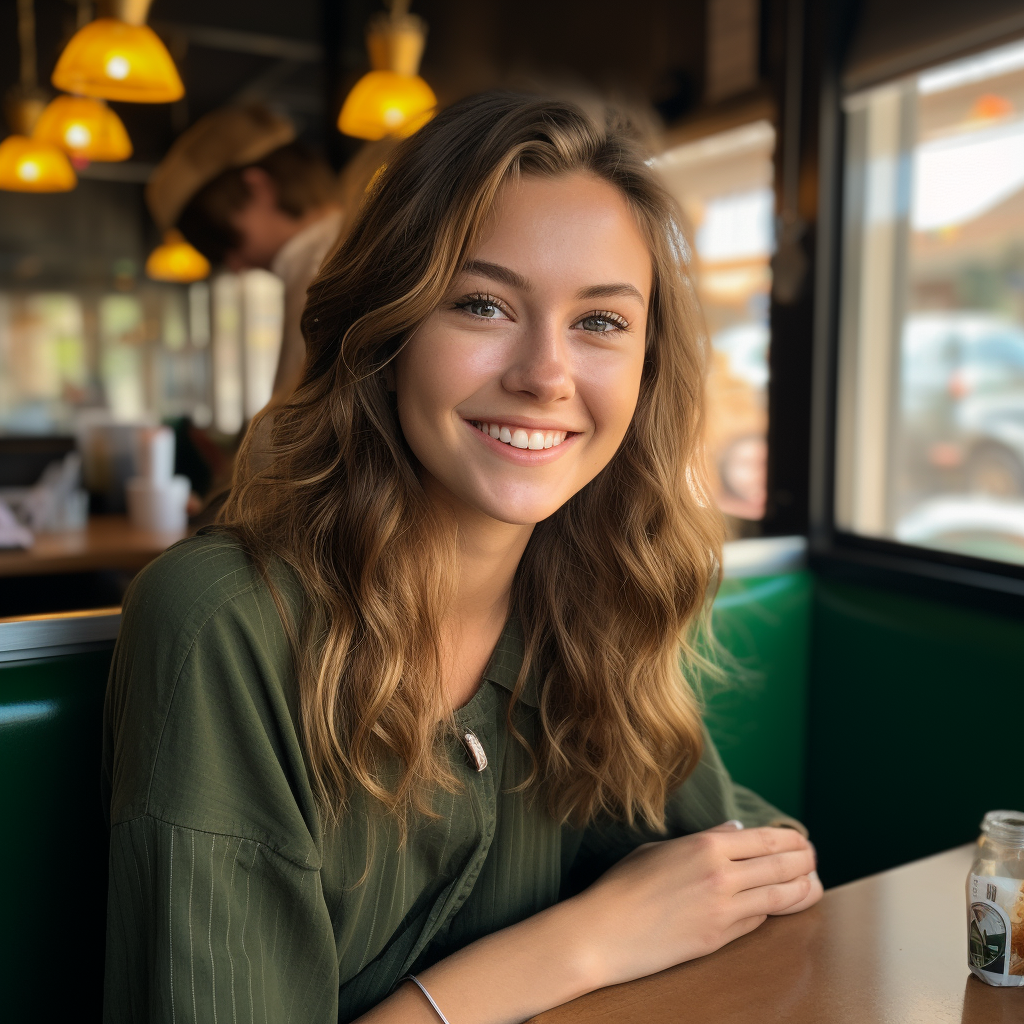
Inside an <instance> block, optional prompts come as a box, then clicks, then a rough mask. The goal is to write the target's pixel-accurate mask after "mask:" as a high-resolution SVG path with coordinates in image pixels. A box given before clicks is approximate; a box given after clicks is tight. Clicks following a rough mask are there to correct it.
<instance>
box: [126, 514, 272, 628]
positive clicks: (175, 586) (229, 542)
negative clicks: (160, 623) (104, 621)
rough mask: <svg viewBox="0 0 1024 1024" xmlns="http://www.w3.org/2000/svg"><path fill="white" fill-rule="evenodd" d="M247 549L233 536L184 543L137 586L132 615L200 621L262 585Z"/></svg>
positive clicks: (131, 594) (130, 597) (129, 603)
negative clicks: (197, 619) (226, 602)
mask: <svg viewBox="0 0 1024 1024" xmlns="http://www.w3.org/2000/svg"><path fill="white" fill-rule="evenodd" d="M257 583H258V579H257V574H256V571H255V568H254V566H253V565H252V563H251V562H250V560H249V558H248V556H247V555H246V553H245V551H243V549H242V546H241V544H240V543H239V542H238V541H237V540H236V539H235V538H234V537H232V536H231V535H230V534H226V533H209V534H202V535H198V536H195V537H189V538H188V539H187V540H183V541H179V542H178V543H177V544H175V545H174V546H173V547H170V548H168V549H167V550H166V551H165V552H164V553H163V554H162V555H160V556H159V557H158V558H156V559H155V560H154V561H152V562H150V563H149V565H147V566H146V567H145V568H144V569H143V570H142V571H141V572H140V573H139V574H138V575H137V576H136V577H135V579H134V580H132V583H131V586H130V587H129V588H128V593H127V594H126V595H125V612H126V613H132V612H135V613H138V612H143V613H148V614H156V615H157V616H159V617H160V618H163V617H164V616H166V615H172V616H173V617H174V619H175V620H177V621H178V622H180V620H181V619H183V618H185V619H187V618H190V617H195V616H199V617H202V616H203V615H204V613H207V612H209V611H212V610H213V609H215V608H217V607H218V606H220V605H222V604H223V603H224V602H225V601H230V600H231V599H232V598H233V597H236V596H237V595H239V594H241V593H245V592H247V591H251V590H252V589H253V587H254V586H255V585H257Z"/></svg>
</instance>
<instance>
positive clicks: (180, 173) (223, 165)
mask: <svg viewBox="0 0 1024 1024" xmlns="http://www.w3.org/2000/svg"><path fill="white" fill-rule="evenodd" d="M294 139H295V126H294V125H293V124H292V123H291V121H289V120H287V119H286V118H283V117H280V116H279V115H277V114H274V113H273V112H271V111H270V110H268V109H267V108H266V107H265V106H263V105H262V104H250V105H247V106H237V107H224V108H222V109H220V110H214V111H213V112H212V113H209V114H207V115H206V116H205V117H201V118H200V119H199V120H198V121H196V123H195V124H194V125H192V126H191V127H190V128H189V129H187V130H186V131H184V132H182V134H181V135H179V136H178V138H177V139H175V140H174V143H173V145H172V146H171V148H170V149H169V150H168V152H167V155H166V156H165V157H164V158H163V160H161V161H160V163H159V164H158V165H157V167H156V169H155V170H154V171H153V173H152V174H151V175H150V176H149V182H148V183H147V185H146V204H147V205H148V206H149V212H150V213H151V214H152V215H153V220H155V221H156V223H157V226H158V227H159V228H160V229H161V230H164V231H166V230H167V229H168V228H171V227H174V224H175V222H176V221H177V220H178V217H180V216H181V211H182V210H184V209H185V207H186V206H187V205H188V203H189V201H190V200H191V199H192V197H193V196H194V195H195V194H196V193H197V192H198V191H199V190H200V189H201V188H202V187H203V186H204V185H206V184H207V183H209V182H211V181H213V179H214V178H216V177H217V175H218V174H220V173H221V172H222V171H226V170H228V168H230V167H247V166H248V165H249V164H254V163H256V162H257V161H259V160H262V159H263V157H265V156H266V155H267V154H268V153H272V152H273V151H274V150H275V149H278V148H279V147H281V146H284V145H287V144H288V143H289V142H293V141H294Z"/></svg>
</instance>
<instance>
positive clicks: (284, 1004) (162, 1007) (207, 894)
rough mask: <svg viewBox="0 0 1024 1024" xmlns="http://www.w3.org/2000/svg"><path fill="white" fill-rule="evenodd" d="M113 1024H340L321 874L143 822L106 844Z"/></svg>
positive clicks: (108, 1022)
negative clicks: (246, 1023)
mask: <svg viewBox="0 0 1024 1024" xmlns="http://www.w3.org/2000/svg"><path fill="white" fill-rule="evenodd" d="M103 1019H104V1022H105V1024H127V1022H133V1024H134V1022H138V1024H143V1022H145V1024H157V1022H165V1021H166V1022H168V1024H172V1022H178V1021H180V1022H186V1021H187V1022H190V1024H193V1022H194V1024H207V1022H210V1024H215V1022H217V1021H251V1022H253V1024H257V1022H259V1024H284V1022H285V1021H301V1022H303V1024H328V1022H330V1024H335V1022H336V1021H337V1019H338V968H337V960H336V957H335V944H334V936H333V931H332V925H331V920H330V917H329V915H328V912H327V907H326V905H325V903H324V898H323V894H322V892H321V891H320V881H319V873H318V872H317V871H313V870H304V869H302V868H300V867H297V866H296V865H294V864H293V863H291V862H290V861H288V860H286V859H284V858H283V857H281V856H280V855H279V854H276V853H274V852H273V851H272V850H270V849H268V848H267V847H266V846H264V845H263V844H261V843H258V842H254V841H252V840H250V839H242V838H238V837H236V836H229V835H217V834H214V833H210V832H202V831H198V830H195V829H189V828H183V827H181V826H178V825H171V824H168V823H167V822H163V821H160V820H158V819H156V818H153V817H149V816H144V817H140V818H135V819H132V820H130V821H125V822H122V823H120V824H118V825H115V826H114V828H113V829H112V831H111V843H110V890H109V895H108V919H107V959H106V978H105V1000H104V1017H103Z"/></svg>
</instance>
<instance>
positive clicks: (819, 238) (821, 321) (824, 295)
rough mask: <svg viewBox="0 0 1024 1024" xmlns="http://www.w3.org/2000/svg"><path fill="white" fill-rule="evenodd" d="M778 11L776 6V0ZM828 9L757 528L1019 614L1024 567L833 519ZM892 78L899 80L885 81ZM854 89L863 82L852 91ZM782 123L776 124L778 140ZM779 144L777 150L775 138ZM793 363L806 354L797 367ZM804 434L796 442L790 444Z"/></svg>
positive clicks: (813, 30) (845, 17)
mask: <svg viewBox="0 0 1024 1024" xmlns="http://www.w3.org/2000/svg"><path fill="white" fill-rule="evenodd" d="M779 6H780V8H785V3H781V4H780V5H779ZM826 6H830V5H821V4H817V3H813V2H812V3H809V4H808V5H807V7H806V8H805V31H804V41H805V43H804V46H803V48H802V53H801V54H800V61H801V64H802V74H803V82H804V90H803V92H804V99H803V103H802V114H801V126H800V128H801V132H802V135H803V136H804V138H803V139H802V140H801V145H800V165H801V166H800V170H801V181H802V182H810V183H811V185H810V187H812V188H816V189H817V206H816V210H815V213H814V215H813V222H811V223H809V224H808V225H807V230H806V232H805V236H804V240H803V247H804V251H805V253H806V254H807V256H808V260H809V262H810V266H811V272H810V275H809V276H810V278H811V280H810V281H809V282H808V286H807V287H806V289H805V294H804V295H803V296H801V297H800V298H799V299H798V300H797V301H796V302H795V303H790V304H789V305H786V306H783V305H782V304H780V303H778V302H777V301H776V300H775V298H774V297H773V301H772V311H771V324H772V346H771V352H772V356H773V358H772V360H771V366H770V369H771V376H770V379H769V484H768V486H769V508H768V514H767V515H766V518H765V522H764V530H765V533H767V534H781V533H785V532H806V533H807V535H808V540H809V553H810V564H811V567H812V568H814V569H816V570H818V571H819V572H821V573H823V574H825V575H827V576H829V577H830V578H834V579H839V580H842V581H848V582H851V583H864V584H871V585H874V586H885V587H891V588H897V589H900V590H902V591H905V592H910V593H914V594H917V595H922V596H927V597H934V598H940V599H944V600H949V601H954V602H957V603H967V604H969V605H971V606H973V607H979V606H980V607H985V608H987V609H989V610H991V611H995V612H999V613H1008V614H1016V615H1019V614H1022V613H1024V565H1014V564H1012V563H1007V562H998V561H994V560H990V559H984V558H977V557H973V556H968V555H959V554H954V553H952V552H945V551H940V550H934V549H929V548H922V547H917V546H914V545H910V544H904V543H901V542H899V541H893V540H885V539H881V538H875V537H867V536H861V535H859V534H855V533H850V532H847V531H844V530H842V529H839V528H838V527H837V525H836V521H835V483H836V468H837V467H836V413H837V394H838V383H839V381H838V368H839V367H838V362H839V360H838V354H839V333H840V332H839V314H840V279H841V278H840V275H841V265H842V245H843V217H842V203H843V184H844V180H843V179H844V170H845V166H844V157H845V152H844V148H845V136H846V114H845V112H844V110H843V101H844V99H845V96H846V95H847V92H846V91H845V90H844V86H843V83H842V67H843V58H844V52H845V49H846V47H847V45H848V43H849V40H850V38H851V35H852V30H853V27H854V24H855V20H856V15H857V10H856V4H855V3H854V2H846V3H844V4H836V5H835V6H834V7H830V10H828V11H827V12H826V11H823V10H822V8H823V7H826ZM1015 38H1022V36H1021V35H1020V34H1018V33H1013V34H1009V35H1007V36H1005V37H1001V38H997V39H992V40H989V41H987V42H985V43H984V44H979V42H978V41H977V40H973V41H972V42H971V45H970V46H967V47H965V49H964V50H963V52H961V53H955V54H951V55H950V54H944V55H942V56H941V58H938V59H936V60H935V61H934V62H933V66H935V65H939V64H945V63H948V62H949V61H950V60H955V59H957V58H958V57H960V56H968V55H969V54H970V53H972V52H979V51H982V50H986V49H989V48H991V47H994V46H998V45H1000V43H1002V42H1012V41H1013V40H1014V39H1015ZM788 58H789V59H792V56H791V55H788ZM778 77H779V78H781V77H782V75H781V74H780V75H779V76H778ZM898 77H903V75H902V74H901V75H898V76H894V77H893V79H892V80H895V79H896V78H898ZM878 84H882V83H881V82H879V83H878ZM854 91H860V88H859V87H858V88H857V89H856V90H850V93H852V92H854ZM782 108H783V107H782V104H781V103H780V109H782ZM788 130H790V126H788V125H787V124H786V122H785V120H784V119H783V121H782V124H781V125H780V135H781V133H785V132H786V131H788ZM778 149H779V151H780V152H782V151H784V150H785V143H784V140H783V139H782V138H781V137H780V140H779V143H778ZM802 188H803V186H802ZM801 361H805V362H804V364H803V365H804V367H805V368H806V369H805V372H804V371H802V370H801V368H800V364H801ZM801 430H802V431H804V435H805V440H804V441H803V442H801V441H800V440H799V439H798V437H799V432H800V431H801ZM794 442H795V443H794ZM804 458H806V461H805V462H804V463H803V465H801V461H802V460H803V459H804ZM803 516H805V518H803Z"/></svg>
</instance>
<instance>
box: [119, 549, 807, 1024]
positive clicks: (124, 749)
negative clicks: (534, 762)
mask: <svg viewBox="0 0 1024 1024" xmlns="http://www.w3.org/2000/svg"><path fill="white" fill-rule="evenodd" d="M522 658H523V650H522V641H521V639H520V637H519V635H518V633H517V631H516V629H515V627H514V624H510V626H509V627H508V628H506V630H505V632H504V633H503V635H502V637H501V639H500V641H499V643H498V646H497V648H496V649H495V652H494V654H493V656H492V658H491V661H490V664H489V665H488V667H487V669H486V671H485V673H484V677H483V682H482V684H481V687H480V689H479V690H478V691H477V693H476V695H475V696H474V697H473V698H472V699H471V700H470V701H469V703H468V704H466V705H465V706H464V707H463V708H461V709H460V710H459V711H458V712H457V714H456V720H457V725H458V726H459V728H460V731H464V730H466V729H469V730H471V731H472V732H473V733H475V735H476V736H477V737H478V739H479V741H480V743H481V744H482V746H483V749H484V751H485V752H486V755H487V760H488V764H487V767H486V768H485V769H484V770H483V771H477V770H476V767H475V765H474V763H473V761H472V759H471V758H470V757H469V756H468V755H467V751H466V750H465V749H464V748H463V747H462V745H461V744H460V743H458V741H457V740H456V739H454V738H453V740H452V742H451V747H450V751H449V753H450V757H451V761H452V765H453V768H454V770H455V773H456V775H457V777H458V779H459V781H460V783H461V786H462V788H461V791H460V792H458V793H439V794H437V795H436V796H435V797H434V807H435V810H436V811H437V812H438V817H437V818H436V819H428V820H423V821H418V822H417V823H416V824H415V825H414V826H413V827H412V829H411V831H410V834H409V837H408V840H407V842H406V843H405V844H404V845H403V844H400V843H399V842H398V838H397V835H396V831H395V828H394V825H393V823H392V822H391V821H390V820H389V819H387V818H386V817H384V816H382V815H379V814H376V813H374V811H373V808H372V807H371V806H369V802H368V799H366V798H364V797H363V796H362V795H361V794H360V793H356V794H355V795H354V796H353V798H352V800H351V802H350V806H349V807H348V809H347V811H346V813H345V815H344V816H343V818H342V820H341V823H340V824H339V825H338V826H337V827H330V828H325V827H323V826H322V825H321V823H320V820H319V817H318V815H317V813H316V810H315V804H314V800H313V794H312V790H311V787H310V783H309V779H308V777H307V773H306V767H305V763H304V761H303V757H302V751H301V747H300V743H299V738H298V733H297V729H296V715H295V705H294V680H293V674H292V667H291V659H290V656H289V651H288V644H287V640H286V638H285V634H284V630H283V627H282V625H281V621H280V618H279V616H278V612H277V609H276V606H275V604H274V601H273V598H272V597H271V595H270V592H269V590H268V589H267V587H266V586H265V585H264V584H263V583H262V582H261V581H260V580H259V579H258V577H257V576H256V574H255V573H254V572H253V570H252V568H251V567H250V565H249V563H248V561H247V560H246V558H245V556H244V555H243V554H242V553H241V551H240V550H239V548H238V547H237V545H236V544H235V543H234V542H233V541H232V540H230V539H229V538H227V537H224V536H222V535H210V536H203V537H197V538H193V539H192V540H188V541H184V542H182V543H181V544H179V545H176V546H175V547H174V548H172V549H171V550H170V551H168V552H167V553H165V554H164V555H163V556H162V557H161V558H159V559H158V560H157V561H156V562H154V563H153V564H152V565H150V566H149V567H148V568H147V569H145V570H144V571H143V572H142V573H141V574H140V575H139V576H138V577H137V579H136V580H135V582H134V583H133V584H132V587H131V589H130V591H129V594H128V596H127V599H126V602H125V608H124V618H123V623H122V627H121V635H120V637H119V639H118V643H117V648H116V650H115V653H114V661H113V665H112V668H111V678H110V684H109V687H108V693H107V705H106V715H105V740H104V778H105V782H106V786H107V788H108V789H109V797H110V822H111V831H110V840H111V843H110V889H109V892H110V895H109V905H108V915H107V963H106V982H105V999H104V1020H105V1021H106V1022H107V1024H126V1022H139V1024H141V1022H148V1024H154V1022H165V1021H166V1022H169V1024H179V1022H180V1024H186V1022H188V1024H192V1022H203V1024H206V1022H211V1024H216V1022H222V1024H228V1022H230V1024H240V1022H251V1024H256V1022H260V1024H287V1022H295V1024H335V1022H336V1021H342V1022H343V1021H350V1020H353V1019H355V1018H356V1017H358V1016H359V1015H360V1014H361V1013H363V1012H365V1011H366V1010H367V1009H369V1008H370V1007H372V1006H373V1005H375V1004H376V1003H377V1002H379V1001H380V1000H381V999H383V998H384V997H385V996H386V995H387V994H388V993H389V991H390V990H391V988H392V986H393V985H394V984H395V982H396V981H397V979H398V978H400V977H401V976H402V975H403V974H405V973H408V972H409V971H416V970H422V969H424V968H425V967H426V966H427V965H429V964H430V963H433V962H435V961H436V960H438V959H440V958H442V957H444V956H446V955H448V954H449V953H451V952H453V951H454V950H456V949H458V948H460V947H462V946H464V945H465V944H467V943H469V942H472V941H473V940H475V939H476V938H479V937H480V936H483V935H486V934H489V933H490V932H493V931H496V930H497V929H500V928H503V927H506V926H508V925H511V924H513V923H515V922H517V921H520V920H522V919H523V918H525V917H527V916H529V915H532V914H535V913H537V912H538V911H540V910H542V909H544V908H545V907H548V906H550V905H551V904H553V903H555V902H556V901H557V900H558V899H559V898H562V897H564V896H565V895H566V894H567V893H568V892H571V891H576V890H578V889H579V888H580V887H582V886H583V885H584V884H586V883H587V882H589V881H590V880H592V879H593V878H595V877H596V876H597V875H598V874H599V873H600V872H601V871H602V870H604V869H606V868H607V867H608V866H610V865H611V864H612V863H614V862H615V861H616V860H618V859H619V858H621V857H622V856H624V855H625V854H626V853H627V852H628V851H629V850H630V849H632V848H634V847H635V846H637V845H638V844H639V843H642V842H646V841H648V840H649V839H651V838H653V837H652V836H651V835H649V834H644V833H643V832H641V831H639V830H629V829H627V828H625V827H624V826H620V825H607V826H604V827H594V828H591V829H589V830H585V831H581V830H578V829H574V828H571V827H568V826H565V825H560V824H559V823H557V822H556V821H554V820H553V819H552V818H551V817H550V816H549V815H548V814H547V812H546V810H545V809H544V807H543V806H542V802H541V801H532V800H530V799H529V797H528V796H527V795H526V794H524V793H522V792H516V791H514V789H513V787H514V786H515V785H516V784H517V783H518V782H520V781H521V780H522V779H523V777H524V776H525V774H526V772H527V771H528V770H529V764H528V760H529V757H528V754H527V752H526V751H525V750H524V749H523V747H522V746H521V744H519V743H518V742H516V741H515V740H514V739H513V738H512V737H511V736H510V734H509V730H508V727H507V714H508V706H509V700H510V697H511V691H512V688H513V686H514V684H515V681H516V677H517V675H518V672H519V668H520V666H521V664H522ZM512 714H513V721H514V722H515V725H516V728H517V729H518V730H519V731H520V733H521V734H522V735H523V736H524V737H526V739H527V740H528V741H529V740H530V738H531V737H533V736H535V735H536V728H537V721H536V719H537V698H536V693H535V692H534V691H533V690H531V689H530V688H529V687H528V688H527V690H526V692H525V693H524V694H523V695H522V697H521V698H520V699H519V700H518V701H517V702H516V706H515V707H514V708H513V711H512ZM667 810H668V822H669V830H670V833H672V834H685V833H688V832H693V831H697V830H699V829H703V828H708V827H710V826H712V825H716V824H719V823H720V822H722V821H724V820H726V819H729V818H739V819H740V820H742V821H744V822H745V823H746V824H747V825H759V824H766V823H768V822H772V821H782V820H787V819H784V816H783V815H781V814H780V813H779V812H778V811H777V810H776V809H775V808H774V807H772V806H771V805H769V804H767V803H766V802H764V801H763V800H761V799H760V798H759V797H757V796H756V795H755V794H753V793H751V792H750V791H749V790H746V789H743V788H742V787H740V786H737V785H735V784H734V783H733V782H732V781H731V780H730V778H729V776H728V773H727V772H726V771H725V768H724V767H723V765H722V763H721V761H720V759H719V757H718V754H717V752H716V751H715V749H714V747H713V745H712V744H711V742H710V739H709V740H708V743H707V748H706V752H705V754H704V757H703V759H702V761H701V763H700V764H699V766H698V768H697V769H696V771H695V772H694V773H693V774H692V775H691V776H690V778H689V779H688V780H687V782H686V783H685V784H684V785H683V786H681V787H680V788H679V789H678V790H677V791H676V792H674V793H673V794H672V795H671V797H670V800H669V805H668V809H667Z"/></svg>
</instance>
